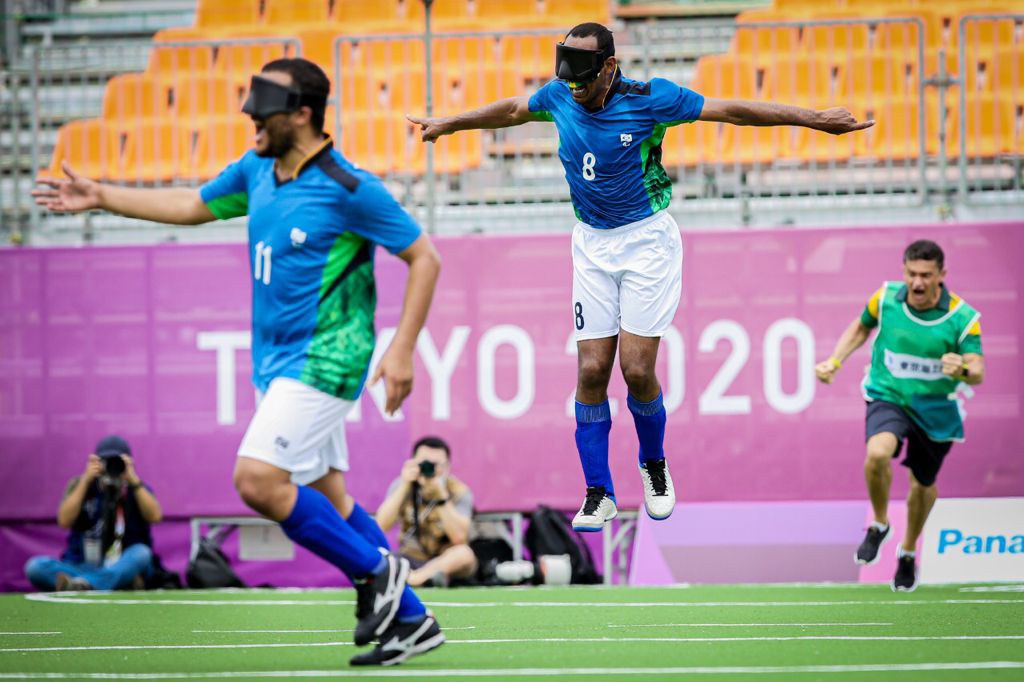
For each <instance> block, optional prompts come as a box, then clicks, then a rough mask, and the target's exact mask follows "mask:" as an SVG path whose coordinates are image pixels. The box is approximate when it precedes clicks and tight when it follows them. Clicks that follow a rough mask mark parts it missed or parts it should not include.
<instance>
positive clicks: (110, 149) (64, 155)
mask: <svg viewBox="0 0 1024 682" xmlns="http://www.w3.org/2000/svg"><path fill="white" fill-rule="evenodd" d="M120 157H121V140H120V136H119V135H118V134H117V132H116V131H114V130H113V129H112V128H111V127H110V126H108V125H107V124H106V122H105V121H103V120H102V119H98V118H88V119H82V120H78V121H69V122H68V123H65V124H64V125H62V126H61V128H60V130H59V131H58V133H57V144H56V145H55V146H54V149H53V159H52V161H51V163H50V174H51V175H53V176H55V177H64V171H63V170H61V163H62V162H64V161H67V163H68V164H69V165H70V166H71V168H72V169H74V171H75V172H77V173H81V174H82V175H84V176H85V177H88V178H94V179H98V180H104V179H108V178H110V177H111V176H112V172H111V169H113V168H115V167H116V166H117V165H118V163H119V160H120Z"/></svg>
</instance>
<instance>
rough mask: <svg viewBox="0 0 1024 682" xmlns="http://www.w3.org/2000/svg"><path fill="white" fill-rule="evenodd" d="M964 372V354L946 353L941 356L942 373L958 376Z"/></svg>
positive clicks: (948, 375)
mask: <svg viewBox="0 0 1024 682" xmlns="http://www.w3.org/2000/svg"><path fill="white" fill-rule="evenodd" d="M963 372H964V356H962V355H957V354H956V353H946V354H945V355H943V356H942V373H943V374H945V375H946V376H947V377H955V378H960V377H961V376H962V375H963Z"/></svg>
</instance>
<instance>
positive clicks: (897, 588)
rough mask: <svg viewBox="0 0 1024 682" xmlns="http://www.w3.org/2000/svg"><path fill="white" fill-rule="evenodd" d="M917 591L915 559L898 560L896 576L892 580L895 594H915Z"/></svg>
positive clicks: (903, 558)
mask: <svg viewBox="0 0 1024 682" xmlns="http://www.w3.org/2000/svg"><path fill="white" fill-rule="evenodd" d="M916 589H917V566H916V565H915V564H914V557H912V556H901V557H898V558H897V559H896V576H895V577H894V578H893V579H892V591H893V592H913V591H914V590H916Z"/></svg>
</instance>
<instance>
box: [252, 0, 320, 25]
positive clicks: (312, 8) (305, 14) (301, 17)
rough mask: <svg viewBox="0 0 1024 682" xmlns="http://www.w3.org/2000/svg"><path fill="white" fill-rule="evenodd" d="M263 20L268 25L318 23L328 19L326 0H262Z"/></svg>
mask: <svg viewBox="0 0 1024 682" xmlns="http://www.w3.org/2000/svg"><path fill="white" fill-rule="evenodd" d="M264 3H265V4H264V6H263V22H264V23H265V24H267V25H268V26H289V25H295V24H320V23H323V22H325V21H327V20H328V16H329V14H328V6H327V4H328V3H327V0H264Z"/></svg>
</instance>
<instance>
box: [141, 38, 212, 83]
mask: <svg viewBox="0 0 1024 682" xmlns="http://www.w3.org/2000/svg"><path fill="white" fill-rule="evenodd" d="M204 37H205V36H204V35H203V33H202V32H201V31H198V30H195V29H191V28H190V29H187V30H182V29H164V30H162V31H157V33H156V35H154V36H153V47H152V49H151V50H150V52H149V63H148V65H147V66H146V73H148V74H151V75H154V76H156V77H157V78H160V79H174V78H177V77H178V76H179V75H180V74H182V73H196V72H199V71H209V70H210V69H212V68H213V48H212V47H211V46H210V45H188V44H180V45H179V44H175V45H173V46H168V45H164V44H162V43H182V42H187V41H190V40H202V39H203V38H204Z"/></svg>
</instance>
